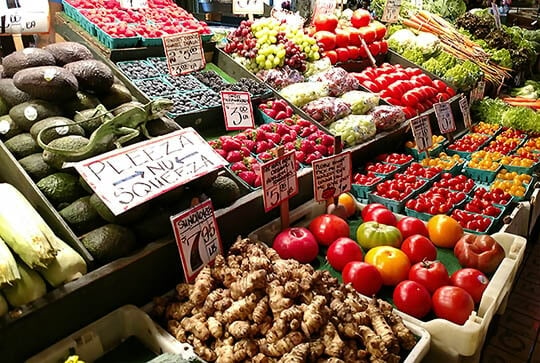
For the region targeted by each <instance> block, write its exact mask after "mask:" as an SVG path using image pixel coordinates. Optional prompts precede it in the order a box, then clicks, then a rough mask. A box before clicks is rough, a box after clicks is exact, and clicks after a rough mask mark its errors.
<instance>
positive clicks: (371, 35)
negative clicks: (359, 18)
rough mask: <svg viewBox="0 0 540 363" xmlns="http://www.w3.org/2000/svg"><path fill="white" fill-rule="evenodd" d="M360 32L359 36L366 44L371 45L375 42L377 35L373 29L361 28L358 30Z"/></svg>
mask: <svg viewBox="0 0 540 363" xmlns="http://www.w3.org/2000/svg"><path fill="white" fill-rule="evenodd" d="M358 30H359V31H360V35H361V37H362V38H364V40H365V41H366V43H368V44H369V43H373V42H374V41H375V38H377V33H376V31H375V28H372V27H369V26H366V27H363V28H360V29H358Z"/></svg>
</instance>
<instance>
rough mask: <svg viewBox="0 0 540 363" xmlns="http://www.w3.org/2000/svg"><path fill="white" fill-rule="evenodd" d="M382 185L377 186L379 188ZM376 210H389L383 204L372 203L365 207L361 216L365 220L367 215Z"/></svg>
mask: <svg viewBox="0 0 540 363" xmlns="http://www.w3.org/2000/svg"><path fill="white" fill-rule="evenodd" d="M379 185H381V184H378V185H377V186H379ZM376 208H384V209H387V208H386V206H385V205H384V204H381V203H370V204H368V205H366V206H365V207H364V209H362V212H360V214H361V215H362V219H364V218H365V217H366V214H367V213H369V212H370V211H371V210H374V209H376Z"/></svg>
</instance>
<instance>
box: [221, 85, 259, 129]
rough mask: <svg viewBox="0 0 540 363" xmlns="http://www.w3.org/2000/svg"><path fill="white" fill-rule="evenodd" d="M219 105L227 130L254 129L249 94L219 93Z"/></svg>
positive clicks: (236, 92) (235, 92) (237, 92)
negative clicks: (221, 108)
mask: <svg viewBox="0 0 540 363" xmlns="http://www.w3.org/2000/svg"><path fill="white" fill-rule="evenodd" d="M221 105H222V106H223V116H224V117H225V128H226V129H227V130H243V129H247V128H250V127H255V119H254V117H253V106H252V105H251V96H250V94H249V92H239V91H221Z"/></svg>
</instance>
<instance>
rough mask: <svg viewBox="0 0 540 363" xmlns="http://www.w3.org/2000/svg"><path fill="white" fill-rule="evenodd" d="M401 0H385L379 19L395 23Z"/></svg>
mask: <svg viewBox="0 0 540 363" xmlns="http://www.w3.org/2000/svg"><path fill="white" fill-rule="evenodd" d="M400 10H401V0H386V5H385V6H384V10H383V14H382V17H381V20H382V21H383V22H385V23H395V22H397V21H398V19H399V11H400Z"/></svg>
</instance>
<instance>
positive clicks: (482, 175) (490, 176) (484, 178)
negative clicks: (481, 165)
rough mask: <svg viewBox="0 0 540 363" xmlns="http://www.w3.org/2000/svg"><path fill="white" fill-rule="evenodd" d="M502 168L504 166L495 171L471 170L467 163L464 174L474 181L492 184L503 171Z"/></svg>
mask: <svg viewBox="0 0 540 363" xmlns="http://www.w3.org/2000/svg"><path fill="white" fill-rule="evenodd" d="M501 168H502V166H500V165H499V167H498V168H497V169H496V170H494V171H491V170H482V169H476V168H470V167H469V166H468V163H467V164H466V165H465V166H464V167H463V173H464V174H465V175H466V176H468V177H469V178H471V179H473V180H474V181H478V182H481V183H491V182H492V181H493V180H495V177H496V176H497V173H498V172H499V171H500V170H501Z"/></svg>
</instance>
